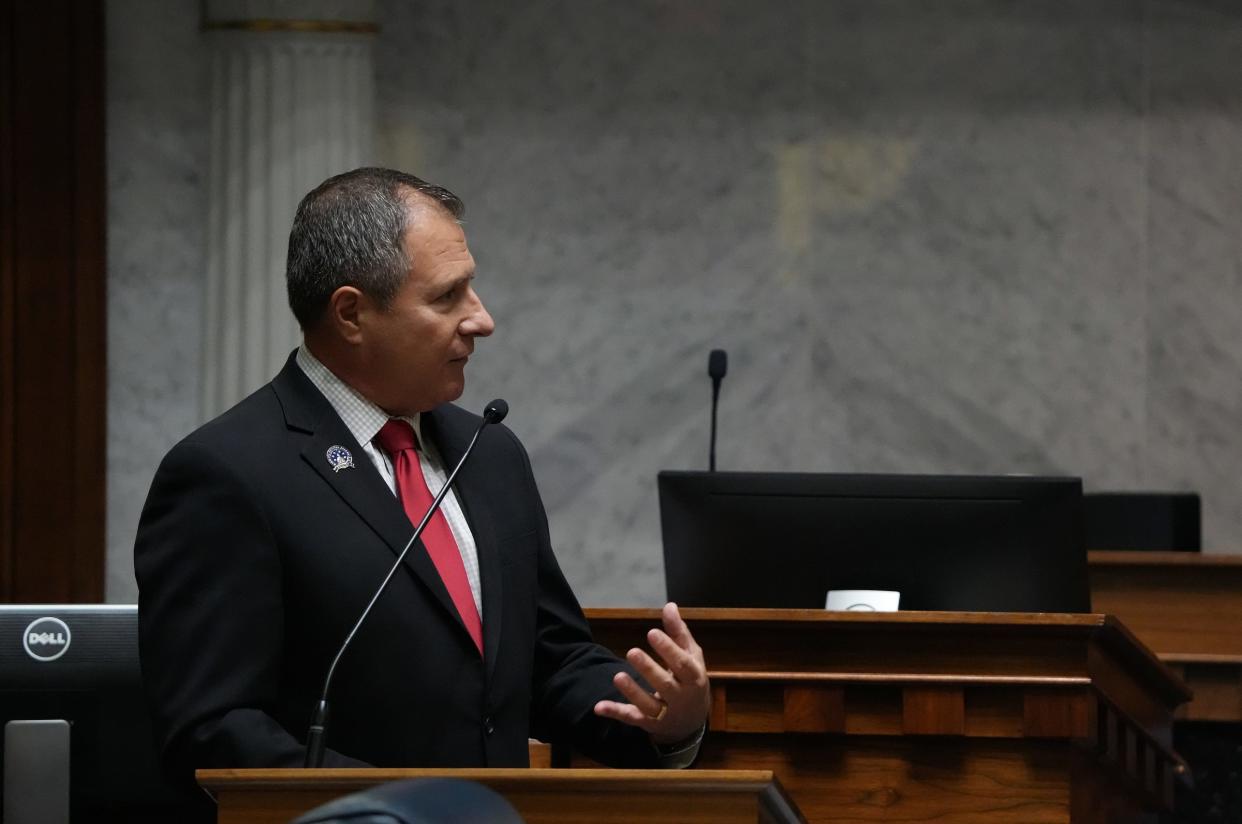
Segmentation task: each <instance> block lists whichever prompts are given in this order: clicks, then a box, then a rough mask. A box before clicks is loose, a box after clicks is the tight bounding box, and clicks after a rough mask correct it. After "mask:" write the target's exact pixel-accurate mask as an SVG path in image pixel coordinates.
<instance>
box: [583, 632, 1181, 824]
mask: <svg viewBox="0 0 1242 824" xmlns="http://www.w3.org/2000/svg"><path fill="white" fill-rule="evenodd" d="M587 615H588V618H589V619H590V621H591V625H592V628H593V630H594V632H595V635H596V638H597V639H598V640H599V641H600V642H601V643H603V644H604V645H606V646H608V647H609V648H611V649H613V650H615V651H616V652H618V653H619V654H624V652H625V650H627V649H628V648H629V647H631V646H645V640H644V639H645V633H646V631H647V629H648V628H650V627H652V626H656V625H658V623H659V613H658V611H656V610H627V609H595V610H588V611H587ZM683 615H684V616H685V618H686V620H687V622H688V623H689V624H690V628H691V630H692V631H693V632H694V634H695V638H696V639H697V640H698V642H699V643H700V645H702V647H703V649H704V650H705V651H706V655H707V663H708V668H709V672H710V675H711V678H712V691H713V707H712V717H711V731H710V732H709V734H708V736H707V738H706V739H705V741H704V745H703V750H702V753H701V756H700V759H699V762H698V766H699V767H701V768H705V769H768V770H771V771H772V772H774V773H775V774H776V776H777V777H778V778H779V779H780V781H781V783H782V784H783V785H784V786H785V787H786V788H787V789H788V791H789V793H790V794H791V795H792V796H793V798H794V800H795V801H796V802H797V803H798V806H799V807H800V808H801V810H802V812H803V814H804V815H806V817H807V819H808V820H810V821H832V822H863V821H885V820H889V821H907V822H910V821H937V822H941V821H952V822H988V824H996V823H997V822H1022V823H1023V824H1037V823H1038V822H1074V823H1075V824H1118V822H1140V821H1155V820H1156V816H1157V814H1158V813H1159V812H1160V811H1162V810H1168V809H1171V807H1172V803H1173V790H1174V784H1175V782H1176V781H1178V780H1179V777H1180V776H1181V775H1183V774H1184V771H1185V768H1184V765H1182V764H1181V762H1180V761H1179V759H1178V758H1177V756H1176V755H1175V754H1174V753H1173V751H1172V749H1171V746H1170V744H1171V727H1172V722H1173V717H1174V711H1175V710H1176V708H1177V706H1178V705H1179V704H1181V703H1183V702H1185V701H1186V700H1188V699H1189V697H1190V695H1189V692H1188V691H1187V689H1186V688H1185V686H1184V685H1183V684H1182V683H1181V681H1179V680H1178V678H1177V677H1176V676H1175V675H1174V674H1173V673H1171V672H1170V671H1169V670H1168V668H1166V667H1165V665H1164V664H1162V663H1161V662H1160V661H1159V660H1157V659H1156V657H1155V656H1154V655H1153V654H1152V653H1151V652H1149V651H1148V650H1147V649H1146V648H1145V647H1144V646H1142V644H1140V643H1138V642H1137V641H1136V640H1135V638H1134V636H1132V635H1131V634H1130V632H1129V631H1128V630H1126V628H1125V627H1124V626H1122V625H1121V624H1120V623H1119V622H1118V621H1117V620H1115V619H1113V618H1110V617H1107V616H1103V615H1058V614H1037V615H1023V614H1003V613H996V614H992V613H930V612H924V613H919V612H898V613H890V614H877V613H867V614H862V613H828V612H824V611H821V610H714V609H713V610H704V609H686V610H683Z"/></svg>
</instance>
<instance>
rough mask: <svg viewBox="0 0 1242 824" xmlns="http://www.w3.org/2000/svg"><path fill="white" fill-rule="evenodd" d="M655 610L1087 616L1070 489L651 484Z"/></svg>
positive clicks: (761, 481)
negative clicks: (873, 596) (884, 596)
mask: <svg viewBox="0 0 1242 824" xmlns="http://www.w3.org/2000/svg"><path fill="white" fill-rule="evenodd" d="M658 485H659V494H660V520H661V525H662V529H663V534H664V574H665V580H666V582H667V585H668V597H669V599H670V600H673V601H676V602H677V603H678V604H680V605H682V606H689V607H781V608H823V607H824V605H825V600H826V595H827V593H828V591H829V590H841V589H873V590H896V591H898V592H900V593H901V603H900V608H901V609H903V610H945V611H979V612H1089V611H1090V609H1091V597H1090V592H1089V589H1088V580H1087V557H1086V550H1085V548H1084V542H1083V509H1082V507H1083V504H1082V482H1081V480H1080V479H1078V478H1036V477H1017V476H1015V477H1008V476H1006V477H968V476H938V475H838V474H798V473H761V472H675V471H665V472H661V473H660V474H659V480H658Z"/></svg>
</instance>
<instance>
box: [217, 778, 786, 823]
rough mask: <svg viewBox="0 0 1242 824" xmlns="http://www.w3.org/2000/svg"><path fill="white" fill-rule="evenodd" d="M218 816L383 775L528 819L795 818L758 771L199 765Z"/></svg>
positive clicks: (266, 810) (244, 813)
mask: <svg viewBox="0 0 1242 824" xmlns="http://www.w3.org/2000/svg"><path fill="white" fill-rule="evenodd" d="M197 776H198V783H199V784H200V785H201V786H202V787H203V788H204V789H206V790H207V791H208V792H209V793H211V794H212V796H214V797H215V798H216V801H217V806H218V816H217V819H216V820H217V822H218V824H287V822H288V821H290V820H291V819H292V818H294V817H295V816H298V815H301V814H302V813H304V812H306V811H307V810H311V809H314V808H315V807H317V806H319V805H320V804H323V803H326V802H328V801H331V800H332V799H334V798H339V797H340V796H342V795H347V794H349V793H352V792H357V791H358V790H363V789H366V788H367V787H372V786H375V785H376V784H381V783H383V782H386V781H397V780H399V779H403V778H464V779H466V780H469V781H478V782H479V783H481V784H485V785H487V786H488V787H491V788H492V789H493V790H495V791H496V792H498V793H500V794H501V795H503V796H504V797H505V798H506V799H508V801H509V803H510V804H512V805H513V806H514V807H515V808H516V809H517V811H518V812H519V813H520V814H521V815H522V817H523V818H524V819H525V820H526V822H527V824H573V823H574V822H582V824H633V822H636V821H643V822H652V824H698V822H702V824H795V822H798V821H803V820H804V819H802V817H801V816H800V815H799V814H798V812H797V808H796V807H795V806H793V803H792V802H791V801H790V799H789V797H788V796H787V795H786V794H785V791H784V790H783V789H782V788H781V785H780V782H779V781H777V780H776V779H775V778H774V777H773V775H772V773H771V772H765V771H760V770H751V771H741V770H730V771H711V770H687V771H684V772H679V771H666V770H380V769H363V770H341V769H320V770H199V771H198V773H197Z"/></svg>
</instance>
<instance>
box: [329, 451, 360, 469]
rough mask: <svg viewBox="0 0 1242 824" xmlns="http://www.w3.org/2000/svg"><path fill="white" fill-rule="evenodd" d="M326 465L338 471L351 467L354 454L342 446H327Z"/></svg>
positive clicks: (352, 466)
mask: <svg viewBox="0 0 1242 824" xmlns="http://www.w3.org/2000/svg"><path fill="white" fill-rule="evenodd" d="M328 465H329V466H331V467H332V471H333V472H340V471H341V470H342V469H353V468H354V456H353V455H351V454H349V450H348V449H346V448H345V447H343V446H329V447H328Z"/></svg>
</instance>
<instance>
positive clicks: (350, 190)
mask: <svg viewBox="0 0 1242 824" xmlns="http://www.w3.org/2000/svg"><path fill="white" fill-rule="evenodd" d="M411 196H421V197H423V198H425V199H427V200H429V201H431V202H432V203H434V204H437V205H438V206H439V207H440V208H442V209H443V210H444V211H445V212H447V213H448V214H449V215H451V216H452V217H453V218H455V219H458V220H460V219H461V216H462V215H463V214H464V213H465V205H464V204H463V203H462V202H461V199H460V198H458V197H457V195H455V194H453V193H452V192H450V191H449V190H448V189H445V188H444V187H442V186H436V185H435V184H433V183H428V182H426V181H424V180H420V179H419V178H417V177H415V176H414V175H410V174H406V173H405V172H398V171H395V170H393V169H381V168H375V167H367V168H362V169H354V170H353V171H352V172H345V173H344V174H340V175H336V176H335V177H330V178H328V179H327V180H325V181H324V182H323V183H320V184H319V185H318V186H316V187H315V188H314V189H313V190H312V191H311V192H310V194H308V195H307V196H306V197H304V198H302V202H301V203H299V204H298V211H297V214H295V215H294V217H293V228H292V229H291V230H290V231H289V257H288V259H287V262H286V264H285V283H286V286H287V287H288V290H289V308H290V309H292V310H293V314H294V316H295V317H296V318H297V319H298V324H299V325H301V327H302V329H304V330H305V329H310V328H312V327H314V326H315V325H316V324H317V323H318V322H319V319H320V318H321V317H322V316H323V313H324V310H325V309H326V308H327V306H328V299H329V298H331V297H332V293H333V292H335V291H336V290H337V289H339V288H340V287H342V286H355V287H357V288H358V289H359V290H360V291H361V292H363V293H364V294H365V295H367V296H368V297H370V298H372V299H373V300H375V301H376V302H377V303H378V304H379V305H380V306H381V307H386V306H388V304H389V303H390V302H391V301H392V299H393V297H394V296H395V295H396V294H397V290H398V289H399V288H400V287H401V284H402V283H403V282H404V280H405V277H406V274H407V272H408V270H409V266H410V263H409V261H408V260H407V259H406V257H405V251H404V250H403V249H402V247H401V235H402V234H403V233H404V232H405V228H406V222H407V218H408V215H409V210H410V198H411Z"/></svg>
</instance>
